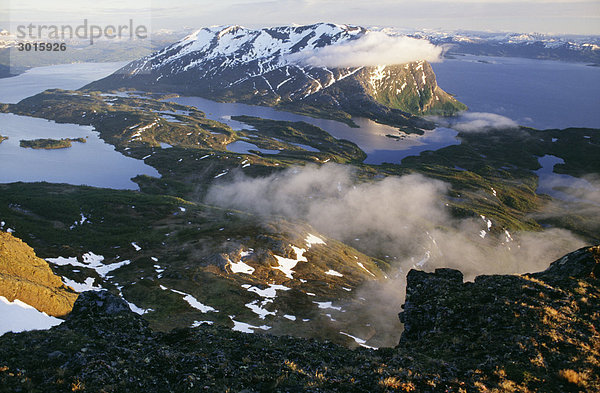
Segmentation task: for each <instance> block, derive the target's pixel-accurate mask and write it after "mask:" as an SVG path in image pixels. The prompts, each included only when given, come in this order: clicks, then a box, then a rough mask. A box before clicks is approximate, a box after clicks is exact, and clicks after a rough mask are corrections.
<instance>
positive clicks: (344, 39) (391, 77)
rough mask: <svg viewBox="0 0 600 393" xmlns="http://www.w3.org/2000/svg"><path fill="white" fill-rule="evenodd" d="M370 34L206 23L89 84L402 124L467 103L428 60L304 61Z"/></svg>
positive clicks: (328, 27) (340, 28) (344, 28)
mask: <svg viewBox="0 0 600 393" xmlns="http://www.w3.org/2000/svg"><path fill="white" fill-rule="evenodd" d="M366 34H368V30H366V29H365V28H362V27H357V26H348V25H335V24H325V23H321V24H316V25H309V26H283V27H274V28H264V29H259V30H252V29H247V28H244V27H241V26H227V27H211V28H204V29H200V30H198V31H196V32H194V33H192V34H190V35H188V36H187V37H185V38H184V39H183V40H181V41H179V42H177V43H175V44H173V45H171V46H168V47H166V48H164V49H163V50H160V51H158V52H156V53H153V54H152V55H150V56H147V57H144V58H142V59H139V60H137V61H134V62H132V63H130V64H128V65H126V66H125V67H123V68H122V69H121V70H119V71H117V72H116V73H115V74H113V75H111V76H109V77H107V78H105V79H103V80H100V81H97V82H94V83H92V84H91V85H88V86H87V88H93V89H98V88H100V89H106V88H110V89H115V88H121V87H135V88H139V89H144V90H154V91H163V92H174V93H179V94H186V95H198V96H203V97H207V98H211V99H215V100H221V101H239V102H247V103H252V104H261V105H272V106H275V105H277V106H281V107H286V108H288V109H290V105H291V106H294V107H296V108H297V107H298V106H303V107H306V106H310V107H314V108H319V110H320V111H323V110H335V111H342V112H346V113H349V114H351V115H359V116H367V117H370V118H374V119H378V120H382V119H383V118H386V120H385V121H387V122H391V123H394V124H402V123H403V122H406V120H407V119H412V116H411V115H410V114H414V115H421V114H425V113H443V114H450V113H454V112H456V111H457V110H461V109H464V106H463V105H462V104H460V103H459V102H458V101H456V100H455V99H454V98H452V97H451V96H450V95H449V94H447V93H446V92H444V91H443V90H441V89H440V88H439V87H438V86H437V83H436V80H435V74H434V73H433V71H432V69H431V67H430V65H429V63H428V62H426V61H415V62H411V63H408V64H389V65H380V66H354V67H347V66H344V67H332V66H329V67H325V66H318V65H311V64H307V63H306V62H303V61H302V58H303V57H305V56H304V55H306V54H307V53H309V54H313V55H315V56H318V54H319V50H320V49H322V48H325V47H328V46H339V45H345V44H347V43H351V42H353V41H354V40H358V39H360V38H362V37H364V36H365V35H366ZM358 61H359V62H360V60H358ZM292 109H294V108H292Z"/></svg>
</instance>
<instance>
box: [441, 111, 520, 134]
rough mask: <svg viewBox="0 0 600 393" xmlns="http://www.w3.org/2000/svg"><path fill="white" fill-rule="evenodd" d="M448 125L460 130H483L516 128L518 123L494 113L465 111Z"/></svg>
mask: <svg viewBox="0 0 600 393" xmlns="http://www.w3.org/2000/svg"><path fill="white" fill-rule="evenodd" d="M450 127H452V128H453V129H455V130H457V131H462V132H483V131H487V130H490V129H505V128H518V127H519V125H518V124H517V123H515V121H514V120H511V119H509V118H508V117H505V116H502V115H498V114H495V113H486V112H465V113H463V114H462V115H460V116H459V117H458V118H457V120H456V121H455V122H454V121H452V124H450Z"/></svg>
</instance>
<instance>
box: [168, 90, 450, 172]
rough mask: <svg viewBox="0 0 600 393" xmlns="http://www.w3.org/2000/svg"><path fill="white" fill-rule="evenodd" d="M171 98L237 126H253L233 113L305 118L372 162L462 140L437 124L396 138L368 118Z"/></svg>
mask: <svg viewBox="0 0 600 393" xmlns="http://www.w3.org/2000/svg"><path fill="white" fill-rule="evenodd" d="M168 101H171V102H176V103H178V104H182V105H190V106H193V107H196V108H198V109H200V110H201V111H203V112H204V113H205V114H206V117H208V118H209V119H212V120H217V121H221V122H223V123H225V124H228V125H229V126H230V127H232V128H233V129H235V130H241V129H244V128H245V129H252V128H251V127H250V126H248V125H245V124H243V123H240V122H239V121H235V120H231V116H241V115H247V116H255V117H262V118H266V119H272V120H281V121H292V122H295V121H304V122H306V123H309V124H312V125H314V126H317V127H320V128H322V129H324V130H325V131H327V132H328V133H330V134H331V135H333V136H334V137H336V138H338V139H346V140H349V141H351V142H354V143H356V144H357V145H358V146H359V147H360V148H361V149H362V150H363V151H365V153H367V155H368V157H367V159H366V160H365V162H366V163H368V164H381V163H383V162H390V163H399V162H400V161H401V160H402V159H403V158H404V157H407V156H409V155H418V154H419V153H420V152H422V151H425V150H436V149H440V148H442V147H445V146H449V145H453V144H458V143H460V141H459V140H458V139H456V134H457V132H456V131H454V130H451V129H448V128H437V129H435V130H433V131H428V132H426V134H425V135H424V136H419V135H409V136H406V137H405V138H403V139H400V140H396V139H393V138H389V137H387V136H386V135H388V134H391V135H398V130H397V129H396V128H394V127H390V126H386V125H383V124H379V123H375V122H374V121H372V120H369V119H364V118H355V119H353V120H354V122H355V123H356V124H357V125H358V126H359V127H360V128H353V127H350V126H348V125H347V124H344V123H341V122H339V121H334V120H326V119H316V118H313V117H309V116H303V115H298V114H295V113H290V112H283V111H279V110H276V109H273V108H270V107H264V106H257V105H246V104H238V103H222V102H215V101H211V100H207V99H205V98H201V97H176V98H169V99H168ZM236 151H237V150H236Z"/></svg>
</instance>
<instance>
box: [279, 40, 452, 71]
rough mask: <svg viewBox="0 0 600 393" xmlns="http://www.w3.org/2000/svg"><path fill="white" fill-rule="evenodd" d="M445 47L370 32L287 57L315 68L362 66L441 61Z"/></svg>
mask: <svg viewBox="0 0 600 393" xmlns="http://www.w3.org/2000/svg"><path fill="white" fill-rule="evenodd" d="M441 54H442V48H441V47H439V46H436V45H433V44H432V43H431V42H429V41H427V40H421V39H416V38H411V37H403V36H390V35H388V34H386V33H384V32H381V31H369V32H367V33H365V34H364V35H363V36H362V37H360V38H357V39H355V40H350V41H345V42H343V43H340V44H335V45H329V46H325V47H322V48H317V49H315V50H305V51H300V52H298V53H294V54H292V55H289V56H287V59H288V61H290V62H292V63H300V64H305V65H309V66H313V67H331V68H346V67H362V66H378V65H393V64H404V63H410V62H414V61H418V60H427V61H430V62H436V61H439V60H440V56H441Z"/></svg>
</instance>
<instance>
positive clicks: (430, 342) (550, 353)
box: [398, 246, 600, 391]
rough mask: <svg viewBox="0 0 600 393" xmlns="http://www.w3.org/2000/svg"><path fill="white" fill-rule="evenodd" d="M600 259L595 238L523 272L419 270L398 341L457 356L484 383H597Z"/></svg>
mask: <svg viewBox="0 0 600 393" xmlns="http://www.w3.org/2000/svg"><path fill="white" fill-rule="evenodd" d="M599 267H600V247H598V246H596V247H586V248H582V249H580V250H577V251H575V252H573V253H571V254H568V255H566V256H564V257H563V258H561V259H559V260H557V261H555V262H553V263H552V264H551V265H550V267H549V268H548V269H547V270H545V271H543V272H540V273H535V274H525V275H521V276H513V275H493V276H479V277H477V278H475V281H474V282H465V283H463V282H462V275H461V274H460V272H458V271H455V270H448V269H438V270H436V271H435V272H434V273H424V272H420V271H414V270H413V271H411V272H409V274H408V278H407V291H406V302H405V305H404V311H403V312H402V313H400V319H401V320H402V321H403V322H404V323H405V330H404V332H403V334H402V337H401V340H400V345H399V346H398V349H406V350H411V351H418V352H419V353H421V354H423V355H426V356H429V357H431V358H435V359H438V360H442V361H444V362H448V363H451V364H453V366H454V367H456V368H457V369H458V370H459V374H462V375H470V378H472V379H473V382H474V383H475V384H476V385H477V386H478V387H479V388H480V389H481V390H483V391H485V389H487V388H495V387H498V386H500V387H503V389H502V390H521V391H579V390H589V391H592V390H598V389H599V388H600V379H599V377H598V375H600V356H599V354H600V335H599V333H598V326H600V303H599V300H600V291H599V288H598V284H599V282H598V272H599ZM508 387H510V389H509V388H508Z"/></svg>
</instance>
